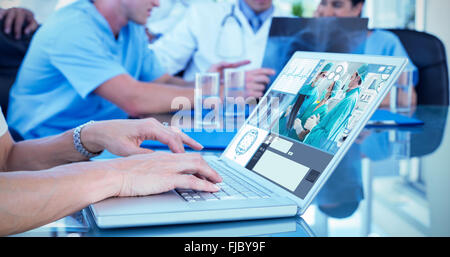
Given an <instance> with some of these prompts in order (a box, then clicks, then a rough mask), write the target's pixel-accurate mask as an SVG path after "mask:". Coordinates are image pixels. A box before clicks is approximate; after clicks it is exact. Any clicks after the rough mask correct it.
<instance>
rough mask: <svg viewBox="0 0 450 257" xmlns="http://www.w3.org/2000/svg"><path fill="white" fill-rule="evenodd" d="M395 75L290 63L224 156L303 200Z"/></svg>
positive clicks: (376, 68)
mask: <svg viewBox="0 0 450 257" xmlns="http://www.w3.org/2000/svg"><path fill="white" fill-rule="evenodd" d="M394 69H395V66H389V65H380V64H367V63H355V62H346V61H332V60H319V59H301V58H298V59H295V58H294V59H292V60H290V61H289V63H288V64H287V65H286V66H285V67H284V69H283V70H282V71H281V73H280V75H279V76H278V78H277V79H276V80H275V81H274V83H273V84H272V86H271V88H270V90H269V92H268V93H267V95H266V96H265V97H264V98H263V99H261V101H260V103H259V105H258V107H257V109H256V110H255V111H254V112H253V114H252V115H251V116H250V117H249V119H248V120H247V122H246V123H245V125H244V126H243V127H242V128H241V130H240V131H239V134H238V135H237V136H236V137H235V140H233V142H232V143H231V145H230V146H229V147H228V148H227V150H226V151H225V153H224V154H225V156H226V157H227V158H228V159H230V160H233V161H235V162H237V163H238V164H240V165H241V166H243V167H246V168H247V169H249V170H252V171H254V172H256V173H257V174H259V175H261V176H263V177H265V178H267V179H269V180H271V181H272V182H275V183H276V184H278V185H280V186H282V187H283V188H285V189H287V190H289V191H291V192H293V193H294V194H295V195H296V196H298V197H300V198H301V199H304V198H305V197H306V195H307V194H308V192H309V190H310V189H311V188H312V187H313V185H314V183H315V182H316V181H317V179H318V178H319V177H320V176H321V174H322V172H323V171H325V169H326V167H327V166H328V164H329V163H330V161H331V160H332V159H333V157H334V155H335V154H336V152H337V151H338V150H339V149H340V147H341V146H342V144H343V143H344V142H345V140H346V138H347V136H348V135H349V134H350V132H351V131H352V129H353V128H354V127H355V125H356V124H357V122H358V121H359V120H360V118H361V116H362V115H363V113H364V112H365V110H366V109H367V107H368V106H370V104H371V103H372V101H373V100H375V99H376V96H377V94H378V93H379V92H380V91H381V90H383V88H384V86H385V85H386V83H387V81H388V79H389V78H390V76H391V75H392V73H393V71H394Z"/></svg>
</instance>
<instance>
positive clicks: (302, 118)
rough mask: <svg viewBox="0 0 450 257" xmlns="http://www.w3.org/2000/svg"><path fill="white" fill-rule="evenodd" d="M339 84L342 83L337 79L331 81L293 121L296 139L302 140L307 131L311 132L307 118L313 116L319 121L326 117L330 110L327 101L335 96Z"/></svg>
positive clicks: (339, 87)
mask: <svg viewBox="0 0 450 257" xmlns="http://www.w3.org/2000/svg"><path fill="white" fill-rule="evenodd" d="M341 86H342V84H341V81H339V80H338V81H334V82H333V83H331V85H330V86H329V87H328V88H327V90H326V92H323V93H322V96H321V97H320V99H318V100H317V101H315V102H314V103H313V104H311V105H310V106H308V107H307V108H306V110H305V111H304V112H303V113H301V114H299V115H298V116H297V119H296V120H295V122H294V129H295V131H296V134H297V139H300V141H303V140H304V139H305V137H306V136H307V135H308V134H309V132H311V131H310V128H309V126H310V125H309V122H308V119H311V118H315V119H317V121H320V120H321V119H322V118H323V117H326V115H327V114H328V112H329V111H330V109H329V106H328V101H329V100H330V99H332V98H334V97H335V96H336V94H337V93H338V92H339V90H340V89H341Z"/></svg>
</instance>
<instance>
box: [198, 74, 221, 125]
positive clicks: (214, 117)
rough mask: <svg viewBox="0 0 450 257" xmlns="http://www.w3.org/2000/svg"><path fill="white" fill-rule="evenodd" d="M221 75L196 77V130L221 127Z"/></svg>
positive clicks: (199, 75) (200, 75)
mask: <svg viewBox="0 0 450 257" xmlns="http://www.w3.org/2000/svg"><path fill="white" fill-rule="evenodd" d="M219 80H220V76H219V73H215V72H214V73H197V74H196V75H195V96H194V124H195V128H200V129H201V128H217V127H219V125H220V119H219V113H220V112H219V110H220V107H221V101H220V92H219V90H220V82H219Z"/></svg>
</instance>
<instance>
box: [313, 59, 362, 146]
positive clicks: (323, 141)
mask: <svg viewBox="0 0 450 257" xmlns="http://www.w3.org/2000/svg"><path fill="white" fill-rule="evenodd" d="M367 72H368V65H367V64H364V65H362V66H361V67H360V68H359V69H358V71H357V72H355V73H354V74H353V75H352V77H351V79H350V81H349V83H348V86H346V87H345V88H344V89H345V91H346V94H345V98H344V99H342V100H341V101H340V102H339V103H338V104H337V105H336V106H335V107H334V108H333V109H332V110H331V111H330V112H329V113H328V114H327V115H326V116H325V117H323V119H321V120H320V121H318V122H317V125H316V126H313V128H312V130H311V133H309V134H308V136H307V137H306V138H305V141H304V143H305V144H308V145H311V146H314V147H317V148H320V149H322V150H326V151H327V150H329V149H330V148H331V147H332V145H333V143H334V142H336V141H337V140H339V136H340V135H341V134H342V132H344V130H345V128H346V127H347V124H348V121H349V119H350V117H351V115H352V112H353V110H354V109H355V107H356V104H357V103H358V100H359V96H360V93H361V89H360V87H361V85H362V83H363V82H364V81H365V78H366V76H367Z"/></svg>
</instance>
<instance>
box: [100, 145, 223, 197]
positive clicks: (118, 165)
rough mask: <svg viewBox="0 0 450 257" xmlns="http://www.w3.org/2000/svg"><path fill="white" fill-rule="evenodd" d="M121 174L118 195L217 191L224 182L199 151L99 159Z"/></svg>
mask: <svg viewBox="0 0 450 257" xmlns="http://www.w3.org/2000/svg"><path fill="white" fill-rule="evenodd" d="M98 163H99V164H100V163H102V165H105V164H106V166H107V167H109V168H110V169H111V168H112V169H113V170H114V172H117V173H118V174H120V176H119V177H120V183H119V185H118V187H117V191H116V192H117V193H116V196H144V195H152V194H159V193H163V192H167V191H170V190H172V189H175V188H180V189H194V190H198V191H207V192H216V191H218V190H219V189H220V188H219V187H218V186H216V185H215V183H220V182H222V178H221V177H220V175H219V174H218V173H217V172H216V171H214V170H213V169H212V168H211V167H209V165H208V164H207V163H206V161H205V160H204V159H203V158H202V156H201V155H200V154H197V153H183V154H173V153H162V152H155V153H151V154H141V155H134V156H131V157H126V158H118V159H114V160H110V161H102V162H98Z"/></svg>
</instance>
